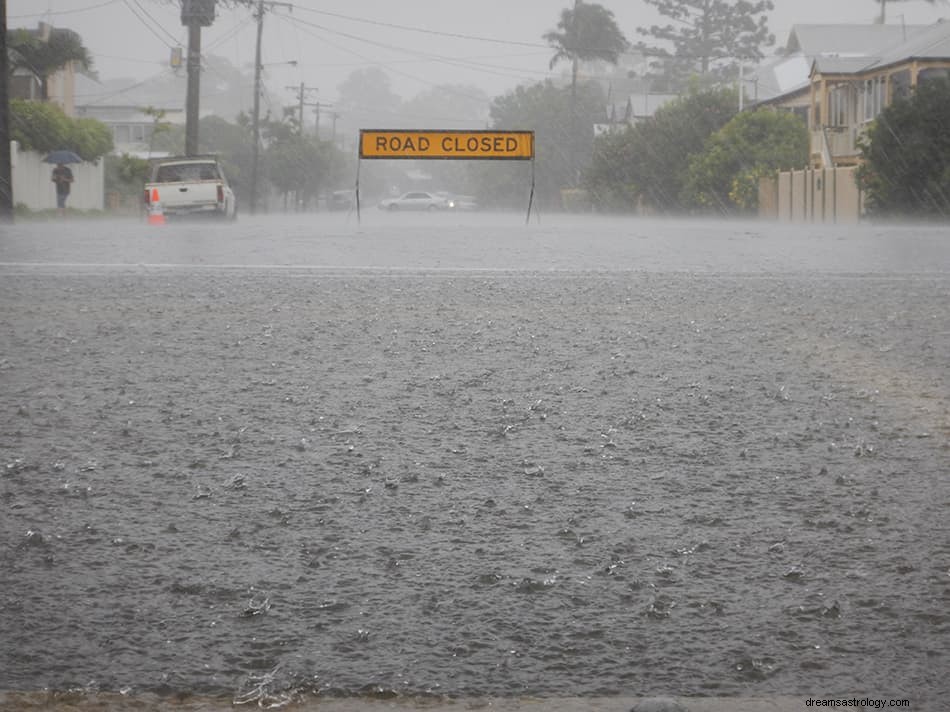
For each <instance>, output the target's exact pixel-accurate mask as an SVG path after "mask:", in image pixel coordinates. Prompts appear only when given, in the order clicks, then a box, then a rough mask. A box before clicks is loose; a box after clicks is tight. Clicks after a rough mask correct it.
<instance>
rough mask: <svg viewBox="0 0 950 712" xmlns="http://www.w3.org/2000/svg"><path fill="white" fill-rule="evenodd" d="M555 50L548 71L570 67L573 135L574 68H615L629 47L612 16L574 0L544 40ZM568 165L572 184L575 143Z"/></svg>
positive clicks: (607, 12) (601, 8) (574, 109)
mask: <svg viewBox="0 0 950 712" xmlns="http://www.w3.org/2000/svg"><path fill="white" fill-rule="evenodd" d="M543 38H544V41H545V42H547V43H548V44H549V45H550V46H551V47H552V48H553V49H554V50H555V53H554V56H553V57H552V58H551V65H550V66H551V69H554V67H555V65H557V63H558V62H560V61H562V60H567V61H569V62H570V63H571V134H572V138H573V136H574V135H576V133H577V130H576V123H577V66H578V64H579V63H580V62H592V61H597V60H600V61H603V62H610V63H611V64H617V62H618V61H619V60H620V55H621V54H622V53H623V52H624V51H626V49H627V48H628V47H629V46H630V43H629V42H627V38H626V37H624V36H623V33H622V32H621V31H620V28H619V27H617V22H616V20H614V14H613V12H611V11H610V10H608V9H607V8H605V7H603V6H602V5H598V4H596V3H593V4H590V5H587V4H584V3H583V2H582V0H574V7H573V8H565V9H564V10H561V19H560V21H559V22H558V23H557V29H556V30H551V31H550V32H546V33H545V34H544V36H543ZM570 146H571V148H570V151H571V155H570V159H569V161H570V165H571V173H572V175H573V176H574V181H575V182H576V181H577V170H576V167H575V165H574V141H573V140H572V141H571V142H570Z"/></svg>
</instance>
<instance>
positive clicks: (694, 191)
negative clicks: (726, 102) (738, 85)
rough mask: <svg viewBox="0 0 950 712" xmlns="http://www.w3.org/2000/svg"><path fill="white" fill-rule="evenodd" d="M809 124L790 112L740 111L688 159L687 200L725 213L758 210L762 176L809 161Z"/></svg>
mask: <svg viewBox="0 0 950 712" xmlns="http://www.w3.org/2000/svg"><path fill="white" fill-rule="evenodd" d="M808 150H809V149H808V126H807V125H806V124H805V122H804V121H802V120H801V119H800V118H799V117H797V116H795V115H794V114H790V113H779V112H775V111H770V110H767V109H766V110H761V111H748V112H745V113H742V114H739V115H738V116H736V117H735V118H733V119H732V120H731V121H730V122H729V123H727V124H726V125H725V126H723V127H722V128H721V129H719V130H718V131H717V132H716V133H714V134H712V135H711V136H710V137H709V139H708V140H707V141H706V145H705V148H704V149H703V151H702V153H700V154H697V155H694V156H693V157H692V159H691V160H690V162H689V177H688V180H687V184H686V189H685V192H684V200H685V202H686V203H687V204H689V205H691V206H693V207H697V208H700V209H707V210H708V209H712V210H715V211H717V212H722V213H733V212H736V211H737V210H738V211H742V212H749V213H751V212H754V211H755V210H756V209H757V208H758V204H759V179H760V178H762V177H764V176H767V175H773V174H774V173H775V171H778V170H791V169H797V168H802V167H804V166H805V165H807V163H808Z"/></svg>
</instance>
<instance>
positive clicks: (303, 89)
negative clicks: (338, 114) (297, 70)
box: [286, 82, 319, 136]
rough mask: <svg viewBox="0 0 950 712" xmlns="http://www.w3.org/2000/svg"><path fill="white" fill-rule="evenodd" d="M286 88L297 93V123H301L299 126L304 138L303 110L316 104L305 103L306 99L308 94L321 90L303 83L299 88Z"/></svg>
mask: <svg viewBox="0 0 950 712" xmlns="http://www.w3.org/2000/svg"><path fill="white" fill-rule="evenodd" d="M286 88H287V89H290V90H291V91H296V92H297V121H299V124H298V125H299V127H300V129H299V133H300V135H301V136H302V135H303V108H304V107H305V106H314V104H312V103H310V102H306V101H304V98H305V97H306V95H307V92H311V91H319V89H317V87H308V86H306V85H304V83H303V82H300V87H299V88H298V87H286Z"/></svg>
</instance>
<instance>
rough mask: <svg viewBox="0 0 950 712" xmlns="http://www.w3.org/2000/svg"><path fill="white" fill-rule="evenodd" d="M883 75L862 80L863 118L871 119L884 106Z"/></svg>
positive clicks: (884, 84) (884, 85)
mask: <svg viewBox="0 0 950 712" xmlns="http://www.w3.org/2000/svg"><path fill="white" fill-rule="evenodd" d="M885 81H886V80H885V79H884V77H875V78H874V79H865V80H864V91H863V94H864V120H865V121H872V120H873V119H874V118H875V117H877V115H878V114H880V113H881V110H882V109H883V108H884V91H885V87H886V86H887V85H886V83H885Z"/></svg>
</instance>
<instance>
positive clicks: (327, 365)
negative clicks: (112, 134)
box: [0, 213, 950, 710]
mask: <svg viewBox="0 0 950 712" xmlns="http://www.w3.org/2000/svg"><path fill="white" fill-rule="evenodd" d="M523 221H524V218H523V216H518V215H497V216H490V215H489V216H485V215H471V216H470V215H434V216H403V215H397V216H390V215H383V214H376V213H370V214H366V215H364V220H363V223H362V225H357V224H356V222H355V220H354V219H353V218H352V217H351V218H349V219H347V217H346V216H343V215H330V216H300V218H299V219H297V218H282V219H274V220H268V219H265V218H246V219H242V220H240V221H239V222H238V223H236V224H234V225H201V224H185V225H167V226H164V227H156V226H152V227H149V226H145V225H141V224H137V223H128V222H120V221H117V222H101V223H82V222H75V223H55V224H49V225H45V226H41V225H29V224H27V225H17V226H14V227H12V228H4V231H3V233H0V314H2V320H0V325H2V329H3V347H2V353H0V383H2V391H0V413H2V416H0V458H2V460H0V507H2V516H0V570H2V571H3V576H2V578H0V630H2V631H3V645H2V646H0V690H12V691H19V692H22V693H24V694H26V695H29V694H30V693H31V692H34V691H36V693H37V694H38V695H40V694H42V693H40V692H39V691H41V690H43V689H45V688H50V689H54V690H68V689H77V690H85V691H89V692H90V693H91V692H93V691H103V692H109V693H121V694H127V695H130V696H132V697H133V698H134V697H135V696H137V695H160V696H163V698H167V697H169V696H170V697H173V698H174V697H181V696H188V695H196V696H202V695H206V696H210V697H213V698H221V699H228V700H231V701H237V702H248V703H253V704H257V703H262V704H271V703H274V704H282V703H284V702H289V701H292V700H297V699H300V698H301V697H303V698H309V697H312V696H315V695H316V696H321V697H323V698H329V697H333V698H353V699H377V698H384V699H388V698H390V697H392V696H395V698H396V699H402V698H411V697H415V696H422V697H423V698H430V697H440V696H448V697H449V698H484V697H500V698H519V697H523V696H541V697H551V698H557V699H560V698H581V699H583V698H591V699H592V698H600V697H613V696H617V697H625V696H633V697H636V696H641V695H673V696H679V697H685V698H697V699H700V698H723V697H724V698H730V697H735V698H748V697H776V698H777V697H780V696H802V697H805V696H809V695H810V696H819V695H837V694H862V695H871V696H874V697H890V698H906V699H910V700H911V701H912V703H913V709H935V710H936V709H941V705H942V704H943V703H944V702H945V701H946V699H948V698H950V683H948V682H947V680H946V674H945V670H946V666H947V661H948V660H950V636H948V633H950V516H948V513H950V481H948V479H947V466H948V462H950V457H948V456H950V398H948V397H950V377H948V369H947V354H948V353H950V241H948V240H947V238H946V231H945V230H939V229H934V228H919V227H918V228H913V227H873V226H861V227H849V228H844V227H817V226H815V227H802V226H798V227H782V226H777V225H772V224H769V223H762V222H748V223H716V222H690V221H672V220H670V221H645V220H636V219H626V220H608V219H583V218H578V217H571V218H560V217H554V216H542V218H541V220H540V222H538V221H536V220H535V219H534V218H532V221H531V223H530V224H529V225H528V226H525V225H524V224H523ZM114 709H122V707H121V705H119V706H116V707H114Z"/></svg>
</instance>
